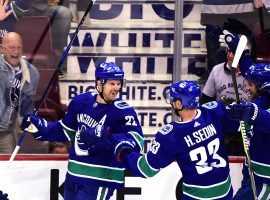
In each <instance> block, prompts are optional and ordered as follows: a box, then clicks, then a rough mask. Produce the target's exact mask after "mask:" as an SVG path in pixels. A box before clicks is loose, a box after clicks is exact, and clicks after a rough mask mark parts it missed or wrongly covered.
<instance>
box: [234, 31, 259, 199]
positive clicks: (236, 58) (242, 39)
mask: <svg viewBox="0 0 270 200" xmlns="http://www.w3.org/2000/svg"><path fill="white" fill-rule="evenodd" d="M246 45H247V37H246V36H244V35H242V36H241V37H240V40H239V43H238V46H237V48H236V51H235V54H234V59H233V62H232V66H231V74H232V81H233V87H234V91H235V98H236V103H240V98H239V93H238V87H237V81H236V75H235V72H236V68H237V66H238V63H239V60H240V58H241V55H242V53H243V51H244V50H245V47H246ZM240 130H241V135H242V141H243V146H244V151H245V154H246V157H247V164H248V170H249V175H250V181H251V187H252V192H253V196H254V199H255V200H257V199H258V196H257V191H256V184H255V179H254V172H253V169H252V166H251V160H250V155H249V141H248V139H247V135H246V128H245V122H244V121H240Z"/></svg>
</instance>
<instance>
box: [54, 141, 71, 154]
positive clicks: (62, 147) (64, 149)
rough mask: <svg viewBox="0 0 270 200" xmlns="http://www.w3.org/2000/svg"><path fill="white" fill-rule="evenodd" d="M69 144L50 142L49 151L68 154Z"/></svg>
mask: <svg viewBox="0 0 270 200" xmlns="http://www.w3.org/2000/svg"><path fill="white" fill-rule="evenodd" d="M68 152H69V144H67V143H64V142H51V143H50V144H49V153H53V154H68Z"/></svg>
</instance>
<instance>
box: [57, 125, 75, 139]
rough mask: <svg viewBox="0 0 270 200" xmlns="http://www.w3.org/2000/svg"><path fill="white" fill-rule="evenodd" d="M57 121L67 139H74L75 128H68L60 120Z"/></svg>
mask: <svg viewBox="0 0 270 200" xmlns="http://www.w3.org/2000/svg"><path fill="white" fill-rule="evenodd" d="M59 122H60V124H61V126H62V127H63V131H64V133H65V135H66V137H67V138H68V140H69V141H71V140H74V139H75V135H76V130H73V129H71V128H68V127H67V126H66V125H65V124H64V123H63V122H62V121H61V120H60V121H59Z"/></svg>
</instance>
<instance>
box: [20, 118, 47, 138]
mask: <svg viewBox="0 0 270 200" xmlns="http://www.w3.org/2000/svg"><path fill="white" fill-rule="evenodd" d="M47 126H48V123H47V121H46V120H45V119H43V118H41V117H39V116H37V115H33V114H26V115H25V116H24V118H23V120H22V123H21V126H20V127H21V129H22V130H26V131H28V132H30V133H32V135H33V136H34V137H35V138H36V140H42V135H43V133H44V131H45V129H46V128H47Z"/></svg>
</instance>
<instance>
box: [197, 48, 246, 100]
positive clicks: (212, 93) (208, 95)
mask: <svg viewBox="0 0 270 200" xmlns="http://www.w3.org/2000/svg"><path fill="white" fill-rule="evenodd" d="M226 57H227V61H226V62H222V63H220V64H218V65H216V66H214V68H213V70H212V71H211V73H210V75H209V77H208V80H207V82H206V84H205V86H204V88H203V94H202V96H201V98H200V104H204V103H206V102H209V101H214V100H222V101H224V102H227V101H231V100H233V99H235V92H234V88H233V83H232V76H231V69H230V68H231V65H232V62H233V59H234V53H232V52H231V51H230V50H229V49H227V51H226ZM236 79H237V83H238V84H239V86H238V89H239V95H240V99H242V100H248V92H247V89H246V84H247V82H246V80H245V79H244V77H243V76H242V75H241V74H240V70H239V68H237V75H236ZM229 103H230V102H229Z"/></svg>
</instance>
